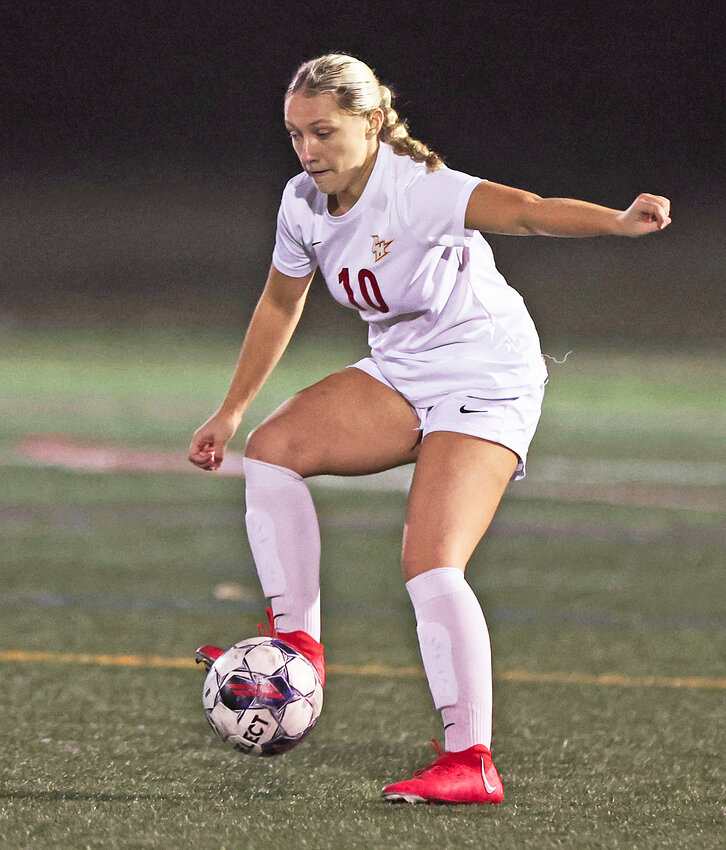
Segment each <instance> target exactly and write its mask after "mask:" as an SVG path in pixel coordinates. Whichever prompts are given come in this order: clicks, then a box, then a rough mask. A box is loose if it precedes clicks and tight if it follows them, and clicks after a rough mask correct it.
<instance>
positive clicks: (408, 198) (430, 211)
mask: <svg viewBox="0 0 726 850" xmlns="http://www.w3.org/2000/svg"><path fill="white" fill-rule="evenodd" d="M481 182H482V180H481V178H479V177H472V176H471V175H470V174H464V173H463V172H461V171H453V170H452V169H449V168H441V169H439V170H438V171H433V172H426V171H419V173H418V174H417V175H416V177H415V178H414V179H413V180H412V181H411V182H410V183H409V184H408V186H407V187H406V189H405V190H404V195H403V201H404V202H403V215H404V220H405V221H406V223H407V225H408V226H409V227H410V228H411V233H412V234H413V235H414V236H415V237H416V238H417V239H418V240H419V241H421V242H423V243H425V244H427V245H446V246H453V247H460V246H464V245H466V244H468V242H469V240H470V239H471V237H472V235H473V233H474V231H472V230H467V229H466V228H465V227H464V219H465V216H466V207H467V205H468V203H469V198H470V197H471V193H472V192H473V191H474V189H475V187H476V186H478V185H479V183H481Z"/></svg>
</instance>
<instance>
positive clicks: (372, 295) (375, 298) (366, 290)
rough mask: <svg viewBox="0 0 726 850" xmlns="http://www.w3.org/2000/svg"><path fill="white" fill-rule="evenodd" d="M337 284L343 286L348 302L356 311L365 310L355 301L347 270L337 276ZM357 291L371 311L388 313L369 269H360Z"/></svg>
mask: <svg viewBox="0 0 726 850" xmlns="http://www.w3.org/2000/svg"><path fill="white" fill-rule="evenodd" d="M338 283H342V284H343V288H344V289H345V293H346V295H347V296H348V301H350V303H351V304H352V305H353V306H354V307H355V308H356V310H365V309H366V308H365V306H362V305H361V304H359V303H358V301H356V298H355V293H354V292H353V287H352V285H351V282H350V272H349V270H348V269H347V268H345V269H342V270H341V272H340V274H339V275H338ZM358 289H359V290H360V296H361V297H362V299H363V301H365V302H366V304H367V305H368V306H369V307H371V308H372V309H373V310H378V312H379V313H388V312H389V309H388V304H386V302H385V300H384V298H383V296H382V295H381V288H380V287H379V286H378V281H377V280H376V276H375V275H374V274H373V272H372V271H370V269H361V270H360V271H359V272H358Z"/></svg>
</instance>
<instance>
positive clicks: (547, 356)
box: [542, 351, 572, 366]
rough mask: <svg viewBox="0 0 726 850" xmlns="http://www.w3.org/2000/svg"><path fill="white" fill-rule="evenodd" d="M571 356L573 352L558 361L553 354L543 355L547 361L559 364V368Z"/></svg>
mask: <svg viewBox="0 0 726 850" xmlns="http://www.w3.org/2000/svg"><path fill="white" fill-rule="evenodd" d="M571 354H572V351H568V352H567V354H565V356H564V357H563V358H562V360H558V359H557V358H556V357H553V356H552V355H551V354H543V355H542V357H544V358H545V359H546V360H551V361H552V362H553V363H557V365H558V366H561V365H562V364H563V363H564V362H565V361H566V360H567V358H568V357H569V356H570V355H571Z"/></svg>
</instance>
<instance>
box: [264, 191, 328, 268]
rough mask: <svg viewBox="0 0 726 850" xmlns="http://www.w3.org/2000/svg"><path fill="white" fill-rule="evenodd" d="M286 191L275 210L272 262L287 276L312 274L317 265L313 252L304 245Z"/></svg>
mask: <svg viewBox="0 0 726 850" xmlns="http://www.w3.org/2000/svg"><path fill="white" fill-rule="evenodd" d="M294 218H295V217H294V210H293V209H291V204H290V203H289V196H288V193H287V191H286V192H285V193H283V196H282V201H281V202H280V209H279V210H278V212H277V231H276V234H275V249H274V251H273V252H272V264H273V265H274V266H275V268H276V269H277V270H278V271H280V272H282V273H283V274H286V275H289V277H305V276H306V275H309V274H312V272H314V271H315V269H316V268H317V266H318V263H317V260H316V258H315V255H314V253H313V252H312V251H311V250H310V249H308V248H307V247H306V245H305V242H304V240H303V236H302V227H301V226H300V224H296V223H295V220H294Z"/></svg>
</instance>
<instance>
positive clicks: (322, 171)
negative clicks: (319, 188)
mask: <svg viewBox="0 0 726 850" xmlns="http://www.w3.org/2000/svg"><path fill="white" fill-rule="evenodd" d="M329 171H330V169H329V168H321V169H318V170H317V171H312V170H311V171H308V174H309V175H310V176H311V177H312V178H313V180H315V179H316V178H317V177H322V176H323V174H328V172H329Z"/></svg>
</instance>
